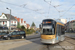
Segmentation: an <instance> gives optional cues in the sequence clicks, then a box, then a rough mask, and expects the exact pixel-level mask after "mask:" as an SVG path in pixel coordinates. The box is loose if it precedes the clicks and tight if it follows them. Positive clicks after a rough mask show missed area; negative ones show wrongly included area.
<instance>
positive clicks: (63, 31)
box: [61, 26, 65, 35]
mask: <svg viewBox="0 0 75 50" xmlns="http://www.w3.org/2000/svg"><path fill="white" fill-rule="evenodd" d="M61 33H62V35H63V34H65V29H64V27H63V26H62V28H61Z"/></svg>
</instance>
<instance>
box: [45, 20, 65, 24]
mask: <svg viewBox="0 0 75 50" xmlns="http://www.w3.org/2000/svg"><path fill="white" fill-rule="evenodd" d="M44 20H54V21H56V22H59V23H62V24H64V23H63V22H61V21H60V20H59V19H44Z"/></svg>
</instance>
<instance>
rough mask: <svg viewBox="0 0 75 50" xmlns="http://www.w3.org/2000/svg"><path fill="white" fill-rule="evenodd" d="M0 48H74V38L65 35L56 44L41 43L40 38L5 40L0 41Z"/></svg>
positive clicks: (27, 49)
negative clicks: (62, 39) (63, 38)
mask: <svg viewBox="0 0 75 50" xmlns="http://www.w3.org/2000/svg"><path fill="white" fill-rule="evenodd" d="M36 36H37V35H36ZM28 37H35V35H34V36H33V35H32V36H28ZM38 37H39V36H38ZM0 50H75V39H73V38H70V37H65V40H64V41H62V42H59V43H57V44H42V43H41V39H40V38H31V39H28V38H27V39H15V40H5V41H2V42H1V41H0Z"/></svg>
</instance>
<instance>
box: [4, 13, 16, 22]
mask: <svg viewBox="0 0 75 50" xmlns="http://www.w3.org/2000/svg"><path fill="white" fill-rule="evenodd" d="M5 16H6V17H7V20H9V19H10V14H5ZM11 20H16V19H15V17H14V16H12V15H11ZM16 21H17V20H16Z"/></svg>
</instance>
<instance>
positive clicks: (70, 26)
mask: <svg viewBox="0 0 75 50" xmlns="http://www.w3.org/2000/svg"><path fill="white" fill-rule="evenodd" d="M66 30H67V31H70V32H74V31H75V20H72V21H69V22H67V23H66Z"/></svg>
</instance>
